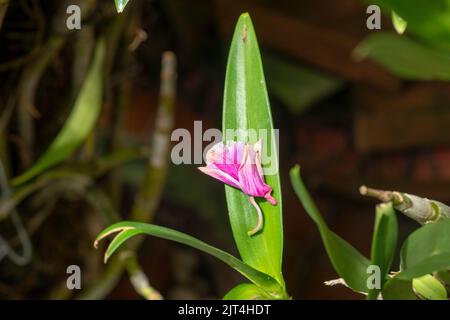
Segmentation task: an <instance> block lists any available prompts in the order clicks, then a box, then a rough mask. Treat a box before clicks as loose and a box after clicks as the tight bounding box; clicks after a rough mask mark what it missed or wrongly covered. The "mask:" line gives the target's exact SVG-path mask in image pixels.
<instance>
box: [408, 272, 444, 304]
mask: <svg viewBox="0 0 450 320" xmlns="http://www.w3.org/2000/svg"><path fill="white" fill-rule="evenodd" d="M412 283H413V288H414V291H415V292H416V293H417V294H418V295H419V296H420V297H422V298H423V299H427V300H447V290H446V289H445V287H444V286H443V285H442V283H441V282H439V280H437V279H436V278H435V277H433V276H432V275H429V274H427V275H425V276H422V277H420V278H417V279H414V280H413V281H412Z"/></svg>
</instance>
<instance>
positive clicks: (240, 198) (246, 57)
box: [222, 13, 284, 286]
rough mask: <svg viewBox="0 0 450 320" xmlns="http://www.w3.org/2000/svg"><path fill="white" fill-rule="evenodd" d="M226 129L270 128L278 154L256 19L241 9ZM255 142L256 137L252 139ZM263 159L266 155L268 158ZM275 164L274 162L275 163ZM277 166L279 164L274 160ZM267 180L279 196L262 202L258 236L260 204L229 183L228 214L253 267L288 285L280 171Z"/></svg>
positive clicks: (231, 60) (226, 99) (272, 149)
mask: <svg viewBox="0 0 450 320" xmlns="http://www.w3.org/2000/svg"><path fill="white" fill-rule="evenodd" d="M222 120H223V132H224V134H225V133H226V130H227V129H233V130H236V129H240V130H243V132H246V130H248V129H254V130H256V129H266V130H267V132H268V133H269V134H268V136H264V137H259V138H262V139H265V138H266V139H268V141H267V144H265V143H263V146H264V145H267V146H268V149H269V150H268V151H267V154H269V155H272V159H276V160H275V161H277V159H278V157H277V156H273V155H275V153H276V151H277V148H276V144H275V143H276V141H275V139H274V136H273V135H272V134H271V130H272V129H273V125H272V116H271V112H270V104H269V99H268V95H267V89H266V84H265V80H264V73H263V68H262V63H261V57H260V52H259V47H258V42H257V39H256V35H255V31H254V29H253V24H252V22H251V20H250V16H249V15H248V14H246V13H245V14H242V15H241V16H240V18H239V21H238V22H237V25H236V29H235V31H234V36H233V40H232V42H231V47H230V51H229V55H228V64H227V70H226V77H225V90H224V100H223V119H222ZM248 142H249V143H254V142H256V141H248ZM263 160H264V159H263ZM272 165H274V164H273V163H272ZM275 165H276V166H277V167H278V163H276V164H275ZM265 179H266V183H267V184H269V185H270V186H271V187H272V188H273V197H274V198H275V199H276V200H277V201H278V203H277V205H276V206H272V205H271V204H269V203H268V202H267V201H258V204H259V206H260V207H261V210H262V212H263V214H264V228H263V230H262V232H259V233H257V234H256V235H254V236H251V237H250V236H248V234H247V231H248V230H249V229H250V227H251V226H253V225H255V223H256V218H257V215H256V212H255V208H254V207H253V206H252V205H251V204H250V203H249V198H248V196H247V195H245V194H244V193H243V192H242V191H240V190H237V189H235V188H232V187H230V186H225V192H226V198H227V204H228V213H229V217H230V223H231V227H232V230H233V236H234V239H235V241H236V244H237V247H238V250H239V253H240V255H241V258H242V260H243V261H244V262H245V263H247V264H248V265H250V266H252V267H253V268H255V269H257V270H260V271H262V272H265V273H267V274H269V275H271V276H272V277H274V278H275V279H277V281H278V282H279V283H280V284H281V285H282V286H284V280H283V276H282V273H281V272H282V271H281V263H282V255H283V225H282V199H281V187H280V178H279V175H278V174H274V175H266V177H265Z"/></svg>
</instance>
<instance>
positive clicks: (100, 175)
mask: <svg viewBox="0 0 450 320" xmlns="http://www.w3.org/2000/svg"><path fill="white" fill-rule="evenodd" d="M70 4H78V5H79V6H80V7H81V8H82V22H81V24H82V28H81V30H73V31H71V30H68V29H67V28H66V19H67V17H68V16H69V15H68V14H67V13H66V9H67V6H68V5H70ZM368 4H369V2H362V1H359V0H341V1H332V0H317V1H303V0H302V1H294V0H282V1H276V2H273V1H269V0H244V1H239V2H237V1H226V0H152V1H142V0H133V1H130V2H129V3H128V5H127V6H126V8H125V9H124V10H123V12H122V13H121V14H117V12H116V8H115V5H114V3H113V1H110V0H77V1H40V0H17V1H5V0H0V28H1V29H0V48H1V49H2V50H0V79H1V81H0V111H1V113H0V159H1V164H2V168H1V169H2V170H1V173H2V174H1V176H0V178H1V188H2V194H1V195H2V198H1V205H0V235H1V238H0V259H1V261H0V297H1V298H106V297H111V298H136V297H138V296H139V295H140V296H143V297H145V298H158V297H159V293H158V291H159V292H160V293H161V294H162V296H164V297H165V298H217V297H221V294H223V292H226V291H228V290H229V289H230V288H232V287H234V286H235V285H236V284H238V283H239V282H241V280H242V279H241V277H240V276H239V275H238V274H236V273H235V272H233V271H232V270H229V269H228V268H227V267H226V266H225V265H222V264H221V263H220V262H218V261H215V260H214V259H212V258H210V257H207V256H206V255H204V254H202V253H199V252H196V251H195V250H191V249H189V248H186V247H183V246H180V245H177V244H173V243H169V242H166V241H164V240H159V239H154V238H145V241H143V242H142V241H135V242H133V243H132V244H130V245H129V246H127V248H125V249H124V250H123V252H122V254H119V255H117V258H116V259H115V260H112V261H111V262H109V263H108V265H106V266H105V265H104V264H103V263H102V254H101V252H100V251H95V250H94V249H93V248H92V242H93V239H94V238H95V236H96V235H97V233H98V232H99V231H100V230H101V229H103V228H104V227H105V226H106V225H108V224H110V223H111V222H114V221H117V220H121V219H133V220H141V221H146V222H150V221H153V222H154V223H157V224H160V225H164V226H168V227H172V228H174V229H177V230H181V231H184V232H186V233H189V234H195V235H196V236H198V238H200V239H202V240H205V241H206V242H208V243H213V244H215V245H216V246H217V247H220V248H223V249H226V250H227V251H229V252H233V253H236V248H234V245H233V240H232V238H231V230H230V227H229V222H228V218H227V216H226V203H225V197H224V192H223V187H222V185H221V184H220V183H215V182H213V181H211V180H210V179H208V178H207V177H206V176H202V175H200V174H199V173H198V172H197V170H196V169H195V166H194V165H182V166H176V165H173V164H171V163H170V162H169V161H168V160H167V156H168V152H170V144H167V145H165V147H163V148H161V147H160V146H161V145H160V144H158V141H167V142H168V141H169V138H168V137H169V134H170V131H171V128H187V129H188V130H189V131H191V132H192V131H193V121H194V120H202V121H203V129H204V130H206V129H207V128H220V127H221V124H220V122H221V113H222V90H223V79H224V74H225V64H226V54H227V51H228V46H229V43H230V39H231V34H232V31H233V26H234V24H235V21H236V19H237V17H238V16H239V14H240V13H241V12H244V11H248V12H249V13H250V14H251V16H252V20H253V23H254V25H255V28H256V31H257V35H258V39H259V43H260V46H261V49H262V59H263V64H264V68H265V74H266V81H267V86H268V89H269V93H270V98H271V104H272V114H273V117H274V125H275V127H277V128H280V167H281V180H282V186H284V187H283V193H284V197H283V198H284V199H283V201H284V204H283V206H284V212H283V214H284V225H285V253H284V275H285V279H286V283H287V285H288V291H289V293H290V294H291V295H292V296H293V297H295V298H311V299H312V298H338V299H341V298H360V296H359V295H356V294H354V293H352V292H351V291H350V290H346V289H345V288H343V287H340V286H335V287H332V288H329V287H325V286H323V285H321V284H322V283H323V282H324V281H327V280H330V279H334V278H335V277H336V274H335V272H334V270H333V269H332V266H331V265H330V263H329V261H328V257H327V255H326V252H325V251H324V250H323V245H322V243H321V239H320V236H319V234H318V233H317V231H316V229H315V227H314V225H313V223H312V222H311V221H310V220H309V218H308V216H307V215H306V214H305V213H304V212H303V211H302V209H301V208H300V206H299V204H298V202H297V200H296V198H295V194H294V192H293V191H292V189H291V188H290V187H288V186H289V178H288V168H290V167H291V166H292V164H294V163H300V164H301V165H302V175H303V178H304V179H305V180H307V181H308V186H309V187H310V189H311V190H310V191H311V192H312V193H313V194H314V197H315V199H316V200H317V203H318V204H319V207H320V209H321V211H322V212H323V213H326V215H325V218H326V220H327V221H328V223H329V225H330V228H331V229H333V230H334V231H335V232H336V233H337V234H339V235H342V236H343V237H344V238H345V239H346V240H348V241H349V242H350V243H352V244H353V245H354V246H355V247H356V248H357V249H358V250H360V251H361V252H362V253H364V254H365V255H366V256H369V252H370V243H371V234H372V225H373V203H372V202H370V201H368V200H366V199H363V198H361V197H360V196H359V194H358V187H359V186H360V185H361V184H367V185H371V186H374V187H379V188H382V189H391V190H401V191H404V192H409V193H413V194H419V195H422V196H427V197H429V198H433V199H439V200H440V201H442V202H447V203H448V202H450V192H449V188H448V185H449V182H450V166H449V163H450V133H449V130H448V129H447V128H448V124H449V123H450V108H449V103H450V90H449V89H450V87H449V85H448V83H446V81H448V80H449V75H450V73H449V72H448V71H447V70H449V64H450V60H449V59H450V58H449V54H450V51H449V50H450V49H449V48H450V46H449V42H448V39H449V33H450V3H449V1H448V0H436V1H432V2H431V1H428V2H424V1H400V0H389V1H388V0H386V1H382V0H379V1H370V4H378V5H380V6H381V7H382V9H383V12H384V14H383V16H382V20H381V30H368V29H367V28H366V19H367V17H368V14H367V13H366V9H367V5H368ZM392 11H394V12H396V13H397V14H398V15H399V16H400V17H402V18H404V19H405V20H406V21H407V26H406V30H405V33H404V34H403V35H402V36H400V35H398V34H396V32H395V30H394V26H393V24H392V20H391V17H392ZM103 41H104V46H105V48H104V50H103V52H104V54H103V53H102V42H103ZM167 50H170V51H172V52H174V53H175V55H176V64H175V56H174V55H173V54H171V53H169V54H165V55H164V54H163V53H164V52H165V51H167ZM176 65H177V67H176ZM175 81H176V83H175ZM164 86H166V87H167V86H169V88H170V89H169V94H164V92H166V93H167V91H165V90H161V92H160V87H164ZM175 86H176V88H177V90H175ZM87 97H88V98H87ZM175 99H176V103H175ZM96 101H97V103H95V102H96ZM175 106H176V107H175ZM97 108H98V117H97V114H96V112H95V110H96V109H97ZM77 114H78V115H79V116H78V117H77ZM86 117H92V119H91V121H87V118H86ZM77 118H78V119H81V120H77ZM70 119H71V120H73V121H74V124H73V125H72V126H68V127H69V128H70V127H71V128H72V130H69V129H65V128H68V127H66V125H67V124H68V123H70ZM74 119H75V120H74ZM83 127H85V128H84V129H83ZM91 129H92V130H91ZM61 136H62V138H60V137H61ZM155 137H156V138H155ZM55 139H56V140H55ZM58 139H59V142H58ZM61 141H62V142H61ZM163 146H164V144H163ZM52 150H53V151H52ZM55 150H56V151H57V152H56V153H55ZM48 153H50V155H51V159H52V160H51V161H48V160H47V161H44V160H45V158H46V157H47V159H48ZM46 154H47V156H46ZM43 158H44V160H42V159H43ZM56 160H57V161H56ZM39 163H41V164H40V165H39V166H40V168H41V169H39V170H38V171H36V170H37V169H31V170H34V173H33V172H32V173H33V174H30V173H29V172H30V171H28V170H29V169H30V168H33V166H38V164H39ZM42 163H44V166H43V165H42ZM27 172H28V173H27ZM24 173H25V178H24V175H22V174H24ZM127 213H129V214H127ZM399 226H400V229H399V232H400V234H399V236H400V240H399V242H400V241H401V239H403V238H405V236H406V235H407V234H408V233H409V232H410V231H411V230H413V229H414V228H416V225H415V223H414V222H412V221H410V220H408V219H406V218H404V217H399ZM396 256H398V255H396ZM398 263H399V262H398V261H394V263H393V265H394V266H395V267H397V266H398ZM72 264H77V265H79V266H80V267H81V270H82V290H74V291H69V290H67V289H66V278H67V273H66V268H67V266H69V265H72ZM142 274H146V275H147V277H148V279H149V281H150V283H151V285H150V283H149V282H147V281H146V279H145V278H143V277H140V276H142ZM130 279H131V280H132V281H130ZM133 279H134V280H136V279H138V280H139V281H137V282H136V281H133ZM142 284H143V285H144V286H143V287H144V288H145V290H142V288H143V287H142V286H140V285H142ZM133 285H134V286H133ZM153 288H156V289H157V290H158V291H156V290H154V289H153Z"/></svg>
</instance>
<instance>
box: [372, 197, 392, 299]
mask: <svg viewBox="0 0 450 320" xmlns="http://www.w3.org/2000/svg"><path fill="white" fill-rule="evenodd" d="M397 236H398V226H397V216H396V214H395V210H394V207H393V206H392V203H391V202H389V203H383V204H380V205H378V206H377V209H376V215H375V227H374V232H373V238H372V250H371V262H372V265H375V266H378V267H379V268H380V277H381V288H383V286H384V284H385V282H386V280H387V276H388V274H389V271H390V269H391V264H392V260H393V258H394V254H395V248H396V245H397ZM379 292H380V290H379V289H371V290H370V291H369V294H368V296H367V299H376V298H377V297H378V293H379Z"/></svg>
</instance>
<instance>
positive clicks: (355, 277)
mask: <svg viewBox="0 0 450 320" xmlns="http://www.w3.org/2000/svg"><path fill="white" fill-rule="evenodd" d="M290 176H291V183H292V186H293V188H294V190H295V193H296V194H297V197H298V198H299V200H300V202H301V203H302V205H303V207H304V208H305V210H306V212H307V213H308V215H309V216H310V217H311V219H313V221H314V222H315V223H316V225H317V227H318V229H319V232H320V235H321V237H322V241H323V244H324V246H325V249H326V251H327V253H328V257H329V258H330V260H331V263H332V264H333V267H334V269H335V270H336V272H337V273H338V274H339V276H340V277H342V278H343V279H344V280H345V282H346V284H347V285H348V286H349V287H350V288H351V289H353V290H355V291H357V292H367V291H368V289H367V278H368V274H367V268H368V267H369V265H370V264H371V263H370V261H369V260H368V259H367V258H366V257H364V256H363V255H362V254H361V253H359V252H358V251H357V250H356V249H355V248H354V247H353V246H351V245H350V244H349V243H348V242H347V241H345V240H344V239H342V238H341V237H339V236H338V235H337V234H335V233H334V232H333V231H331V230H330V229H329V228H328V226H327V224H326V222H325V221H324V220H323V218H322V216H321V214H320V212H319V210H318V209H317V207H316V205H315V204H314V201H313V200H312V199H311V196H310V195H309V193H308V191H307V190H306V187H305V185H304V184H303V181H302V180H301V177H300V167H299V166H295V167H294V168H292V169H291V172H290Z"/></svg>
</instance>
